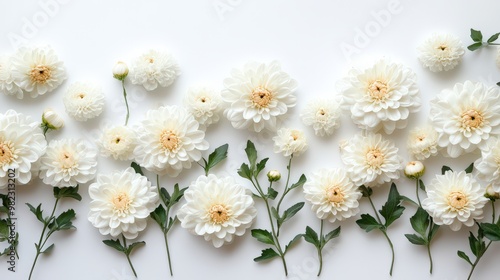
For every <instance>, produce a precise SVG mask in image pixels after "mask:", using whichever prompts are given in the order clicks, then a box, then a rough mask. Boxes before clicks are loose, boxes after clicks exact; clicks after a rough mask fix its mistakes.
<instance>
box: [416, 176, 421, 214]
mask: <svg viewBox="0 0 500 280" xmlns="http://www.w3.org/2000/svg"><path fill="white" fill-rule="evenodd" d="M415 181H417V186H416V188H415V193H416V194H417V201H418V206H420V208H422V203H420V196H419V195H418V189H419V185H420V179H418V178H417V179H415Z"/></svg>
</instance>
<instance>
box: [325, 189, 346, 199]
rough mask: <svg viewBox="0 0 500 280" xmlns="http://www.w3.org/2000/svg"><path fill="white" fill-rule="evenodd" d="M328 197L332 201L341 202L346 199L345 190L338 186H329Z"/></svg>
mask: <svg viewBox="0 0 500 280" xmlns="http://www.w3.org/2000/svg"><path fill="white" fill-rule="evenodd" d="M326 197H327V198H328V201H330V202H332V203H341V202H343V201H344V192H343V191H342V189H341V188H339V187H338V186H333V187H329V188H328V189H327V190H326Z"/></svg>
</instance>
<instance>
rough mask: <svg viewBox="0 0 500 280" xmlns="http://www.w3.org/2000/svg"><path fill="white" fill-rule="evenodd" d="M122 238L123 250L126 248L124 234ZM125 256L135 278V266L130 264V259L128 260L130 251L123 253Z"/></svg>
mask: <svg viewBox="0 0 500 280" xmlns="http://www.w3.org/2000/svg"><path fill="white" fill-rule="evenodd" d="M122 240H123V248H125V250H127V249H128V248H127V239H126V238H125V236H124V235H122ZM125 256H127V261H128V264H129V265H130V268H131V269H132V272H133V273H134V276H135V277H136V278H137V273H136V272H135V268H134V265H133V264H132V261H131V260H130V252H129V253H125Z"/></svg>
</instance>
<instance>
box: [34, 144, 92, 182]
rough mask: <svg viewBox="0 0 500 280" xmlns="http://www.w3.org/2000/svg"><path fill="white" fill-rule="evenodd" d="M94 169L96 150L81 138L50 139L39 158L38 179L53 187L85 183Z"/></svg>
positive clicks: (90, 177) (90, 178)
mask: <svg viewBox="0 0 500 280" xmlns="http://www.w3.org/2000/svg"><path fill="white" fill-rule="evenodd" d="M96 171H97V151H96V150H95V149H94V148H92V147H91V146H89V144H88V143H87V142H85V141H83V140H74V139H61V140H52V141H50V143H49V145H48V147H47V151H46V152H45V155H43V156H42V157H41V158H40V179H42V180H43V182H44V183H45V184H48V185H51V186H54V187H68V186H76V185H78V184H84V183H87V182H88V181H90V180H92V179H94V177H95V173H96Z"/></svg>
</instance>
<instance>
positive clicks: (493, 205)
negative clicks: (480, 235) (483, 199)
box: [491, 200, 496, 224]
mask: <svg viewBox="0 0 500 280" xmlns="http://www.w3.org/2000/svg"><path fill="white" fill-rule="evenodd" d="M491 209H492V212H493V213H492V219H491V223H493V224H494V223H495V219H496V214H495V202H494V201H493V200H492V201H491Z"/></svg>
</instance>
